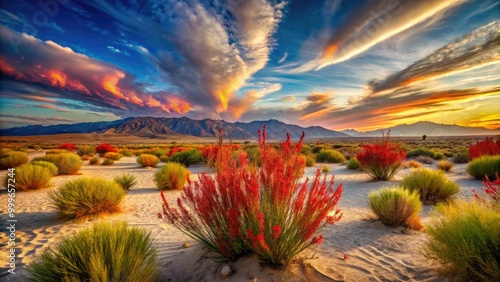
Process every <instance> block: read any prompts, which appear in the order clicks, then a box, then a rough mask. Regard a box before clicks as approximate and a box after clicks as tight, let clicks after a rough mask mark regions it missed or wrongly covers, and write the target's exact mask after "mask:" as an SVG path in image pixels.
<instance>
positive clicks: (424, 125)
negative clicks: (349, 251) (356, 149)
mask: <svg viewBox="0 0 500 282" xmlns="http://www.w3.org/2000/svg"><path fill="white" fill-rule="evenodd" d="M389 129H390V130H391V136H394V137H396V136H401V137H412V136H422V135H424V134H425V135H427V136H467V135H497V134H500V129H486V128H484V127H465V126H460V125H449V124H439V123H434V122H430V121H420V122H416V123H413V124H400V125H397V126H394V127H389V128H383V129H378V130H372V131H366V132H358V131H356V130H354V129H348V130H342V131H341V132H342V133H345V134H348V135H350V136H353V137H376V136H381V131H382V130H383V131H384V132H387V130H389Z"/></svg>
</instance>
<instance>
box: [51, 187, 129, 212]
mask: <svg viewBox="0 0 500 282" xmlns="http://www.w3.org/2000/svg"><path fill="white" fill-rule="evenodd" d="M49 197H50V199H51V200H52V203H53V204H54V206H55V207H57V209H58V210H59V213H60V214H61V215H63V216H64V217H68V218H84V217H88V216H95V215H99V214H103V213H115V212H118V211H120V203H121V202H122V200H123V197H125V192H124V191H123V189H122V188H121V187H120V185H118V184H117V183H116V182H115V181H112V180H105V179H100V178H79V179H76V180H72V181H69V182H66V184H64V185H63V186H62V187H61V188H59V189H58V190H55V191H51V192H50V193H49Z"/></svg>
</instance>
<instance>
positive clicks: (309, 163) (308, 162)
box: [306, 156, 316, 167]
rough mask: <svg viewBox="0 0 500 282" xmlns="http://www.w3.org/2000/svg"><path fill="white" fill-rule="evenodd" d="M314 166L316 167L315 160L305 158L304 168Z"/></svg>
mask: <svg viewBox="0 0 500 282" xmlns="http://www.w3.org/2000/svg"><path fill="white" fill-rule="evenodd" d="M314 165H316V160H315V159H314V158H312V157H309V156H306V166H307V167H313V166H314Z"/></svg>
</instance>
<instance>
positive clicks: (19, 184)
mask: <svg viewBox="0 0 500 282" xmlns="http://www.w3.org/2000/svg"><path fill="white" fill-rule="evenodd" d="M51 177H52V173H51V171H50V170H49V169H48V168H45V167H43V166H39V165H34V164H23V165H21V166H19V167H17V168H16V170H15V173H14V179H15V182H12V181H10V182H9V179H10V177H8V176H7V177H6V178H5V182H4V183H5V187H6V188H8V184H9V183H10V184H13V185H15V187H16V189H17V190H23V191H26V190H38V189H43V188H47V187H50V186H51V184H50V178H51Z"/></svg>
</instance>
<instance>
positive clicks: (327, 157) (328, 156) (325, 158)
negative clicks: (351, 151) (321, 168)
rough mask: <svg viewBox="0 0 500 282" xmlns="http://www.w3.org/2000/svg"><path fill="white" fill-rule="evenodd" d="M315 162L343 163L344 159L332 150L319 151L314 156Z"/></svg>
mask: <svg viewBox="0 0 500 282" xmlns="http://www.w3.org/2000/svg"><path fill="white" fill-rule="evenodd" d="M316 161H317V162H319V163H343V162H345V157H344V155H342V153H341V152H339V151H337V150H334V149H330V150H321V151H320V152H319V153H317V154H316Z"/></svg>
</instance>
